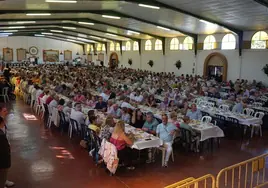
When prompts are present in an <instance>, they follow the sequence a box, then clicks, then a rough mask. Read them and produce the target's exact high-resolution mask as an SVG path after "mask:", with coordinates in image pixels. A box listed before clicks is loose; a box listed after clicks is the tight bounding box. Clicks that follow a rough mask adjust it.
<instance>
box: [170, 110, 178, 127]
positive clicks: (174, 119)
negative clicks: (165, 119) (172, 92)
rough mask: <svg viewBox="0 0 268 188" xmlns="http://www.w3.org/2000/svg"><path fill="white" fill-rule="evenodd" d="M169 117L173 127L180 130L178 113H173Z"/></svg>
mask: <svg viewBox="0 0 268 188" xmlns="http://www.w3.org/2000/svg"><path fill="white" fill-rule="evenodd" d="M169 116H170V119H171V123H172V124H173V125H175V126H176V127H177V128H179V127H180V122H179V121H178V115H177V113H176V112H171V113H170V115H169Z"/></svg>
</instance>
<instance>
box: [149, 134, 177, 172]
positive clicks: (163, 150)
mask: <svg viewBox="0 0 268 188" xmlns="http://www.w3.org/2000/svg"><path fill="white" fill-rule="evenodd" d="M157 136H158V137H159V135H157ZM175 137H176V136H175V135H174V136H173V141H174V139H175ZM173 141H172V142H173ZM156 149H158V150H160V151H162V167H164V166H165V156H166V148H165V147H164V146H160V147H158V148H156ZM153 155H154V154H153ZM171 158H172V161H173V162H174V153H173V149H172V152H171Z"/></svg>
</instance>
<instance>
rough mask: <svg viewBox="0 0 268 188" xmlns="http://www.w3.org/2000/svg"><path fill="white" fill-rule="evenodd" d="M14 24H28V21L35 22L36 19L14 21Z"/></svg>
mask: <svg viewBox="0 0 268 188" xmlns="http://www.w3.org/2000/svg"><path fill="white" fill-rule="evenodd" d="M14 23H15V24H30V23H36V21H18V22H14Z"/></svg>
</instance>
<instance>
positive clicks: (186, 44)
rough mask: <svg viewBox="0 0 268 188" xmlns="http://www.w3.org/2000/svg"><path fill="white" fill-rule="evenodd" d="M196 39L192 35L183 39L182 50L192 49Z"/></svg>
mask: <svg viewBox="0 0 268 188" xmlns="http://www.w3.org/2000/svg"><path fill="white" fill-rule="evenodd" d="M193 44H194V40H193V38H192V37H186V38H185V39H184V41H183V46H182V50H192V49H193Z"/></svg>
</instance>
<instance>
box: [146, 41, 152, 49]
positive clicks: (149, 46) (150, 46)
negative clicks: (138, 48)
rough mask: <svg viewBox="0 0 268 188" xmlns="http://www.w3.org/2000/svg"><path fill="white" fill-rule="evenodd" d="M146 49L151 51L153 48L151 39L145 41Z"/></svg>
mask: <svg viewBox="0 0 268 188" xmlns="http://www.w3.org/2000/svg"><path fill="white" fill-rule="evenodd" d="M145 50H146V51H150V50H152V41H151V40H147V41H146V42H145Z"/></svg>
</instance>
